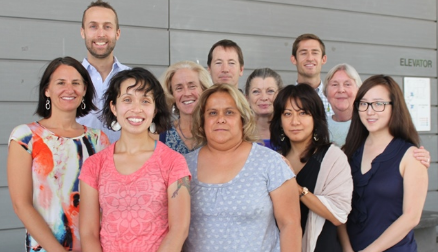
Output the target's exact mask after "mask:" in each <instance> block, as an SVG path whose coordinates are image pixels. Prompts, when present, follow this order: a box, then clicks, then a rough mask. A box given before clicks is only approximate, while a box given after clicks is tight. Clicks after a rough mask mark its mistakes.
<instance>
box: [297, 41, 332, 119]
mask: <svg viewBox="0 0 438 252" xmlns="http://www.w3.org/2000/svg"><path fill="white" fill-rule="evenodd" d="M290 61H291V62H292V64H294V65H295V66H296V67H297V72H298V79H297V83H306V84H308V85H310V86H311V87H312V88H313V89H315V91H316V92H317V93H318V95H319V97H321V100H322V102H323V104H324V109H325V112H326V114H327V116H331V115H333V111H332V108H331V106H330V103H329V102H328V100H327V98H326V97H325V95H324V93H323V86H324V83H323V82H322V80H321V68H322V65H324V64H325V63H326V62H327V55H326V54H325V45H324V43H323V42H322V40H321V39H320V38H319V37H318V36H316V35H314V34H302V35H300V36H298V38H297V39H296V40H295V42H294V44H293V46H292V56H291V57H290Z"/></svg>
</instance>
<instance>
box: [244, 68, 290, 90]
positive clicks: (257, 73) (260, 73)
mask: <svg viewBox="0 0 438 252" xmlns="http://www.w3.org/2000/svg"><path fill="white" fill-rule="evenodd" d="M257 77H260V78H262V79H266V78H269V77H272V78H274V80H275V84H277V87H278V90H280V89H282V88H283V80H282V79H281V76H280V75H279V74H278V73H277V72H275V71H274V70H272V69H271V68H267V67H266V68H258V69H255V70H254V71H253V72H252V73H251V74H250V75H249V76H248V79H246V84H245V95H249V88H250V87H251V81H252V80H253V79H254V78H257Z"/></svg>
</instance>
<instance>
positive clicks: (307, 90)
mask: <svg viewBox="0 0 438 252" xmlns="http://www.w3.org/2000/svg"><path fill="white" fill-rule="evenodd" d="M292 100H293V101H295V103H296V104H297V106H298V105H299V104H301V107H299V108H300V109H302V110H304V111H305V112H306V113H308V114H310V115H311V116H312V118H313V132H314V133H315V134H316V136H317V138H319V139H318V141H315V139H314V138H313V137H312V140H311V142H310V144H309V145H308V146H307V148H306V150H305V151H304V152H303V153H302V154H301V156H300V161H301V162H302V163H306V162H307V161H308V160H309V159H310V157H311V156H312V155H313V153H315V152H316V151H318V150H320V148H322V147H325V146H328V145H330V136H329V131H328V126H327V118H326V114H325V111H324V105H323V103H322V101H321V98H319V96H318V94H317V93H316V91H315V90H314V89H313V88H312V87H311V86H309V85H307V84H304V83H301V84H298V85H288V86H286V87H284V88H283V89H282V90H281V91H280V92H279V93H278V95H277V98H275V100H274V115H273V117H272V121H271V124H270V126H269V129H270V131H271V146H272V147H273V148H274V149H277V150H279V152H280V153H281V154H282V155H283V156H286V155H287V154H288V153H289V151H290V150H291V148H292V146H291V143H290V140H289V138H288V137H287V135H286V134H284V133H283V132H284V131H283V127H282V126H281V125H282V124H281V115H282V114H283V112H284V110H285V108H286V103H288V102H291V101H292ZM298 101H299V102H298ZM282 133H283V134H284V137H285V139H284V141H281V138H282V137H283V136H282V135H281V134H282Z"/></svg>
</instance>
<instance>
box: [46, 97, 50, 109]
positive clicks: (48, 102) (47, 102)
mask: <svg viewBox="0 0 438 252" xmlns="http://www.w3.org/2000/svg"><path fill="white" fill-rule="evenodd" d="M46 109H47V110H50V99H49V97H47V100H46Z"/></svg>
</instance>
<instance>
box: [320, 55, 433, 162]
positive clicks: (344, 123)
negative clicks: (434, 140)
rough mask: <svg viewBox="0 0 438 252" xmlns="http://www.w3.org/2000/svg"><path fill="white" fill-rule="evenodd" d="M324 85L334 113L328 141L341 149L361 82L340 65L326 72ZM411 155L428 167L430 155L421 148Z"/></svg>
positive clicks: (329, 119)
mask: <svg viewBox="0 0 438 252" xmlns="http://www.w3.org/2000/svg"><path fill="white" fill-rule="evenodd" d="M324 83H326V85H324V90H323V91H324V94H325V96H326V97H327V99H328V101H329V103H330V105H331V107H332V108H333V112H334V114H333V115H332V116H329V117H328V118H327V123H328V128H329V131H330V141H332V142H333V143H334V144H336V145H338V146H339V147H341V146H343V145H344V144H345V138H346V137H347V133H348V129H349V128H350V124H351V116H352V114H353V108H354V104H353V102H354V99H355V97H356V94H357V91H358V89H359V87H360V85H361V84H362V80H361V79H360V76H359V74H358V73H357V71H356V69H354V67H352V66H350V65H349V64H346V63H341V64H338V65H336V66H334V67H333V68H332V69H330V71H328V73H327V75H326V77H325V81H324ZM413 154H414V156H415V158H417V159H418V160H419V161H421V163H422V164H423V165H424V166H426V168H428V167H429V166H430V153H429V151H427V150H426V149H424V147H423V146H421V147H420V148H419V149H417V150H416V151H414V153H413Z"/></svg>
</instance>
